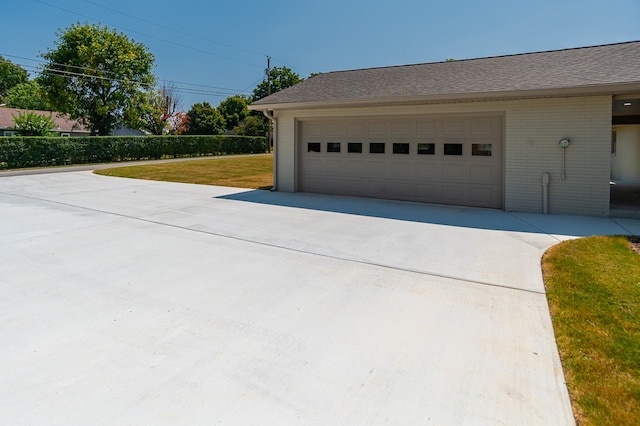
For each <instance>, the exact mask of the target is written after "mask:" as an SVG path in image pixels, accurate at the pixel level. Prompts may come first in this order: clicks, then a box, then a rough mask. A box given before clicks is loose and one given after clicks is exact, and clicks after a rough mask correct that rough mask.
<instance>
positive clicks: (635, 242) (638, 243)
mask: <svg viewBox="0 0 640 426" xmlns="http://www.w3.org/2000/svg"><path fill="white" fill-rule="evenodd" d="M627 239H628V240H629V242H630V243H631V250H633V251H635V252H636V253H638V254H640V237H639V236H637V235H636V236H633V237H627Z"/></svg>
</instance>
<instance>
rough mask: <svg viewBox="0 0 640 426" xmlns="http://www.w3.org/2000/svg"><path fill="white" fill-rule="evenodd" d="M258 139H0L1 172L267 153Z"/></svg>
mask: <svg viewBox="0 0 640 426" xmlns="http://www.w3.org/2000/svg"><path fill="white" fill-rule="evenodd" d="M266 149H267V145H266V138H264V137H257V136H255V137H254V136H211V135H206V136H204V135H203V136H100V137H98V136H86V137H44V138H43V137H21V136H8V137H0V169H2V168H4V169H7V168H9V169H16V168H21V167H41V166H58V165H68V164H86V163H111V162H118V161H134V160H155V159H161V158H178V157H200V156H206V155H223V154H252V153H260V152H265V151H266Z"/></svg>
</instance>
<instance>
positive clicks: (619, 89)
mask: <svg viewBox="0 0 640 426" xmlns="http://www.w3.org/2000/svg"><path fill="white" fill-rule="evenodd" d="M639 92H640V81H637V82H631V83H615V84H604V85H603V84H600V85H592V86H589V85H587V86H578V87H565V88H549V89H535V90H507V91H488V92H474V93H453V94H444V95H423V96H401V97H388V98H369V99H341V100H330V101H310V102H282V103H264V104H257V105H255V104H252V105H249V109H250V110H253V111H265V110H292V109H310V108H346V107H368V106H381V105H415V104H433V103H450V102H478V101H488V100H515V99H531V98H552V97H567V96H596V95H625V94H633V93H635V94H637V93H639Z"/></svg>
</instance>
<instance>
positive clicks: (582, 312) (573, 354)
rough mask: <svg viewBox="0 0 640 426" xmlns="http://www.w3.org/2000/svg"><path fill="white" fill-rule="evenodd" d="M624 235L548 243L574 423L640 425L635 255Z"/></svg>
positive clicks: (639, 273)
mask: <svg viewBox="0 0 640 426" xmlns="http://www.w3.org/2000/svg"><path fill="white" fill-rule="evenodd" d="M629 247H630V243H629V240H628V239H627V238H626V237H589V238H583V239H578V240H572V241H566V242H563V243H561V244H558V245H557V246H555V247H552V248H551V249H549V251H548V252H547V253H546V254H545V256H544V259H543V271H544V277H545V286H546V288H547V299H548V301H549V308H550V310H551V317H552V320H553V326H554V331H555V334H556V340H557V343H558V349H559V351H560V358H561V359H562V366H563V369H564V373H565V376H566V381H567V387H568V389H569V394H570V396H571V402H572V406H573V410H574V414H575V416H576V420H577V422H578V424H579V425H638V424H640V255H638V254H637V253H635V252H633V251H632V250H630V248H629Z"/></svg>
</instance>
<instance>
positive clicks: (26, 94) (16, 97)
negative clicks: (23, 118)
mask: <svg viewBox="0 0 640 426" xmlns="http://www.w3.org/2000/svg"><path fill="white" fill-rule="evenodd" d="M4 102H5V103H6V104H7V106H9V107H12V108H22V109H38V110H42V111H51V110H52V108H51V105H50V104H49V102H48V101H47V99H46V98H45V97H44V96H43V93H42V88H41V87H40V85H39V84H38V83H37V82H36V81H27V82H26V83H20V84H18V85H17V86H13V87H12V88H11V89H9V92H7V96H5V98H4Z"/></svg>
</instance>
